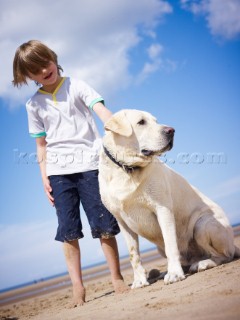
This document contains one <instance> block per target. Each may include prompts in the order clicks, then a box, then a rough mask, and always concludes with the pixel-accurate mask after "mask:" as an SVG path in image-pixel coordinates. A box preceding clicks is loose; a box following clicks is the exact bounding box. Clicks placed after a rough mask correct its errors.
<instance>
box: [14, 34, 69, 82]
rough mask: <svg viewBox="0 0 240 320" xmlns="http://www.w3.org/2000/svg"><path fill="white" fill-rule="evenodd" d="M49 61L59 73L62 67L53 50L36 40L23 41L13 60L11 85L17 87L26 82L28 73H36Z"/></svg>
mask: <svg viewBox="0 0 240 320" xmlns="http://www.w3.org/2000/svg"><path fill="white" fill-rule="evenodd" d="M50 61H52V62H54V63H55V64H56V66H57V68H58V74H59V75H60V71H63V69H62V67H61V66H60V65H58V61H57V55H56V53H55V52H54V51H52V50H51V49H49V48H48V47H47V46H46V45H45V44H43V43H42V42H40V41H38V40H30V41H28V42H25V43H23V44H22V45H21V46H20V47H18V48H17V50H16V53H15V56H14V60H13V81H12V82H13V85H14V86H17V87H18V86H22V85H23V84H27V79H28V78H29V74H30V73H33V74H38V73H39V72H40V71H41V68H45V67H47V66H48V64H49V62H50Z"/></svg>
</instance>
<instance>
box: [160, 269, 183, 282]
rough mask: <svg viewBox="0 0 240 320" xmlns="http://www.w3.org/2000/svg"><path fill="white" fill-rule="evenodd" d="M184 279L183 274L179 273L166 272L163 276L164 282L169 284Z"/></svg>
mask: <svg viewBox="0 0 240 320" xmlns="http://www.w3.org/2000/svg"><path fill="white" fill-rule="evenodd" d="M184 279H185V275H184V274H183V273H182V272H181V273H173V272H171V273H169V272H168V273H167V274H166V275H165V277H164V284H170V283H174V282H178V281H182V280H184Z"/></svg>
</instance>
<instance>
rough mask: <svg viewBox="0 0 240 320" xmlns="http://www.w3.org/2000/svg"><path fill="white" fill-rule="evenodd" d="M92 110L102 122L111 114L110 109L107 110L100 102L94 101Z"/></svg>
mask: <svg viewBox="0 0 240 320" xmlns="http://www.w3.org/2000/svg"><path fill="white" fill-rule="evenodd" d="M93 110H94V112H96V114H97V116H98V117H99V118H100V119H101V120H102V122H103V123H105V122H106V121H107V120H108V119H109V118H111V116H112V113H111V111H109V110H108V109H107V108H106V107H105V106H104V105H103V104H102V103H101V102H97V103H95V105H94V106H93Z"/></svg>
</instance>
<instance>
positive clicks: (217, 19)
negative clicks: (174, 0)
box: [181, 0, 240, 39]
mask: <svg viewBox="0 0 240 320" xmlns="http://www.w3.org/2000/svg"><path fill="white" fill-rule="evenodd" d="M181 4H182V7H183V8H185V9H187V10H190V11H191V12H193V13H194V14H196V15H199V14H202V15H204V16H205V18H206V20H207V24H208V27H209V29H210V32H211V33H212V34H213V35H214V36H220V37H222V38H225V39H233V38H235V37H237V36H239V35H240V1H239V0H200V1H196V0H181Z"/></svg>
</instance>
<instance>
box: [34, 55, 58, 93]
mask: <svg viewBox="0 0 240 320" xmlns="http://www.w3.org/2000/svg"><path fill="white" fill-rule="evenodd" d="M59 77H60V76H59V74H58V68H57V66H56V64H55V63H54V62H53V61H50V62H49V64H48V66H47V67H42V68H40V71H39V72H38V73H37V74H34V73H31V72H29V78H30V79H31V80H33V81H36V82H38V83H41V84H42V85H43V86H45V87H46V86H51V85H53V84H55V83H56V82H57V81H58V79H59Z"/></svg>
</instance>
